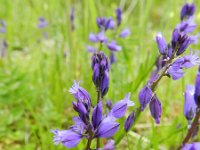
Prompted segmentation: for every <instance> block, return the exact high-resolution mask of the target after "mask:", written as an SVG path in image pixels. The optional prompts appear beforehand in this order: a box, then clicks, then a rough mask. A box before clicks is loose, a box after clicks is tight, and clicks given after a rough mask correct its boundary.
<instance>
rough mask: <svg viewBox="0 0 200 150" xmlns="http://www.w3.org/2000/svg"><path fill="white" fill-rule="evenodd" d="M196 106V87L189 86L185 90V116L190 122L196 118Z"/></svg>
mask: <svg viewBox="0 0 200 150" xmlns="http://www.w3.org/2000/svg"><path fill="white" fill-rule="evenodd" d="M195 112H196V104H195V101H194V86H192V85H187V86H186V90H185V103H184V115H185V118H186V119H187V120H188V121H190V120H192V119H193V117H194V116H195Z"/></svg>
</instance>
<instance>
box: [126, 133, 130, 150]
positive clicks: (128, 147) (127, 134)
mask: <svg viewBox="0 0 200 150" xmlns="http://www.w3.org/2000/svg"><path fill="white" fill-rule="evenodd" d="M126 138H127V143H128V149H129V150H131V148H130V142H129V138H128V133H127V132H126Z"/></svg>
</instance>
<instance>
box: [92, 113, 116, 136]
mask: <svg viewBox="0 0 200 150" xmlns="http://www.w3.org/2000/svg"><path fill="white" fill-rule="evenodd" d="M118 129H119V123H117V122H115V119H114V118H113V117H110V116H108V117H106V118H104V119H103V120H102V121H101V123H100V125H99V127H98V129H97V132H96V134H95V137H101V138H110V137H112V136H113V135H114V134H115V133H116V132H117V131H118Z"/></svg>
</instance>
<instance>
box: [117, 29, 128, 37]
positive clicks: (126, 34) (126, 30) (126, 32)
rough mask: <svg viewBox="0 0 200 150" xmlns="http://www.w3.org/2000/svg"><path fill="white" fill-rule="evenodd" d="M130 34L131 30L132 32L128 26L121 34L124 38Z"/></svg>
mask: <svg viewBox="0 0 200 150" xmlns="http://www.w3.org/2000/svg"><path fill="white" fill-rule="evenodd" d="M129 34H131V32H130V30H129V28H126V29H124V30H122V32H121V33H120V35H119V36H120V37H122V38H125V37H127V36H128V35H129Z"/></svg>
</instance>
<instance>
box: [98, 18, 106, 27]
mask: <svg viewBox="0 0 200 150" xmlns="http://www.w3.org/2000/svg"><path fill="white" fill-rule="evenodd" d="M105 22H106V18H104V17H99V18H97V19H96V23H97V26H98V27H99V28H100V29H103V28H104V26H105Z"/></svg>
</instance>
